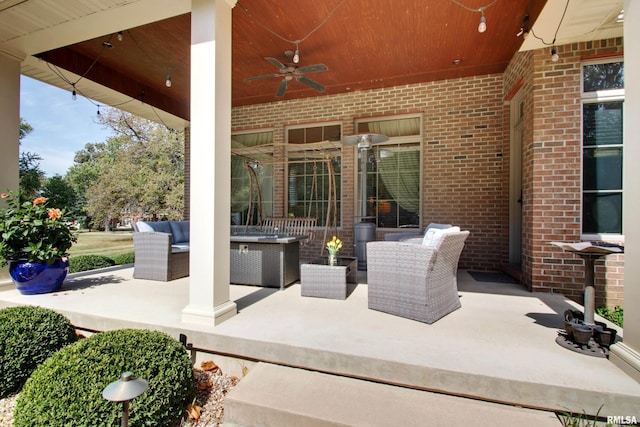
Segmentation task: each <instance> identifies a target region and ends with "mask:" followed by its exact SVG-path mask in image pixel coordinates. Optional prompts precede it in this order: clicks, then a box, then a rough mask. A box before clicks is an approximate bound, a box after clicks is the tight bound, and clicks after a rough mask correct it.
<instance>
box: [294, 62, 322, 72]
mask: <svg viewBox="0 0 640 427" xmlns="http://www.w3.org/2000/svg"><path fill="white" fill-rule="evenodd" d="M328 70H329V67H327V66H326V65H324V64H315V65H305V66H304V67H300V68H298V69H297V70H296V71H297V72H299V73H301V74H305V73H318V72H320V71H328Z"/></svg>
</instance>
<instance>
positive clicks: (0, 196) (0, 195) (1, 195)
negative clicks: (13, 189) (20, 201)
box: [0, 193, 9, 199]
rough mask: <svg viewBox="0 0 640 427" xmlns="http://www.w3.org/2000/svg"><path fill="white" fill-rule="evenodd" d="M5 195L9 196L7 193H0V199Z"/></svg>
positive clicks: (5, 196) (4, 197)
mask: <svg viewBox="0 0 640 427" xmlns="http://www.w3.org/2000/svg"><path fill="white" fill-rule="evenodd" d="M7 197H9V195H8V194H7V193H2V194H0V199H6V198H7Z"/></svg>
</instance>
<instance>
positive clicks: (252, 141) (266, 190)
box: [231, 130, 273, 225]
mask: <svg viewBox="0 0 640 427" xmlns="http://www.w3.org/2000/svg"><path fill="white" fill-rule="evenodd" d="M272 215H273V130H264V131H253V132H246V133H238V134H233V135H231V225H256V224H258V222H259V220H260V219H262V218H264V217H267V216H272Z"/></svg>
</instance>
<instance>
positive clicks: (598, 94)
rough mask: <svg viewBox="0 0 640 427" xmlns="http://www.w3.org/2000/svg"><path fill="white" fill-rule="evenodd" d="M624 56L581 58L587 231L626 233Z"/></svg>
mask: <svg viewBox="0 0 640 427" xmlns="http://www.w3.org/2000/svg"><path fill="white" fill-rule="evenodd" d="M623 118H624V62H622V60H614V61H612V60H611V59H609V60H608V61H594V62H586V63H584V64H582V234H583V238H584V239H590V240H598V239H602V238H604V236H609V237H611V236H612V235H613V236H615V235H620V236H621V235H622V234H623V229H622V199H623V188H622V182H623V179H622V176H623V175H622V174H623V171H622V159H623V150H624V145H623V141H624V135H623Z"/></svg>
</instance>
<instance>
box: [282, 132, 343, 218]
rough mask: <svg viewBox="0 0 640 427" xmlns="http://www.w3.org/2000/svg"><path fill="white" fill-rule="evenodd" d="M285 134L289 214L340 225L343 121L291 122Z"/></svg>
mask: <svg viewBox="0 0 640 427" xmlns="http://www.w3.org/2000/svg"><path fill="white" fill-rule="evenodd" d="M286 138H287V146H286V149H287V190H286V191H287V192H286V196H287V201H286V203H287V214H288V215H289V216H295V217H313V218H317V219H318V225H324V224H326V223H327V218H329V224H330V225H333V224H334V223H335V225H336V226H340V216H341V199H342V197H341V195H342V187H341V185H342V179H341V176H342V155H341V148H342V145H341V143H340V139H341V138H342V124H341V123H325V124H319V125H315V126H305V127H296V126H291V127H288V128H287V129H286Z"/></svg>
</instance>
